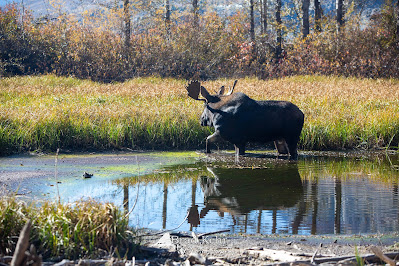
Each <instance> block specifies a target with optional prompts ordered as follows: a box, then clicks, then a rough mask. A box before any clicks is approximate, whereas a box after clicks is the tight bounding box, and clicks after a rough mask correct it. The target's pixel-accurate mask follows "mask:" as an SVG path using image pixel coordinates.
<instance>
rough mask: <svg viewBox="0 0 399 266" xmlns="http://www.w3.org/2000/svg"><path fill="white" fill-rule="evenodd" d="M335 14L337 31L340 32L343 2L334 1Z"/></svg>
mask: <svg viewBox="0 0 399 266" xmlns="http://www.w3.org/2000/svg"><path fill="white" fill-rule="evenodd" d="M336 12H337V16H336V20H337V30H338V32H340V31H341V29H342V26H343V25H344V0H336Z"/></svg>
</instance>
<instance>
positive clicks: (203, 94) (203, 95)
mask: <svg viewBox="0 0 399 266" xmlns="http://www.w3.org/2000/svg"><path fill="white" fill-rule="evenodd" d="M201 95H202V97H204V98H205V99H206V100H207V101H209V99H210V96H211V95H210V94H209V92H208V91H207V90H206V89H205V88H204V87H202V86H201Z"/></svg>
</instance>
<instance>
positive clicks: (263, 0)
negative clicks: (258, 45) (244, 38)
mask: <svg viewBox="0 0 399 266" xmlns="http://www.w3.org/2000/svg"><path fill="white" fill-rule="evenodd" d="M267 11H268V6H267V0H261V12H260V13H261V21H262V34H266V33H267Z"/></svg>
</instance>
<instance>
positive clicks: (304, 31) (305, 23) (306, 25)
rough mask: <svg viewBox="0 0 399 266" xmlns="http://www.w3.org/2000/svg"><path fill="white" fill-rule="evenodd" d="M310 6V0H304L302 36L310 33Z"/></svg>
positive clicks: (304, 36)
mask: <svg viewBox="0 0 399 266" xmlns="http://www.w3.org/2000/svg"><path fill="white" fill-rule="evenodd" d="M309 6H310V0H302V37H303V38H306V36H308V35H309Z"/></svg>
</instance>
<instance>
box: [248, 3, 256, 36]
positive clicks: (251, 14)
mask: <svg viewBox="0 0 399 266" xmlns="http://www.w3.org/2000/svg"><path fill="white" fill-rule="evenodd" d="M249 17H250V25H251V28H250V30H249V34H250V38H251V42H252V43H255V17H254V0H249Z"/></svg>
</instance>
